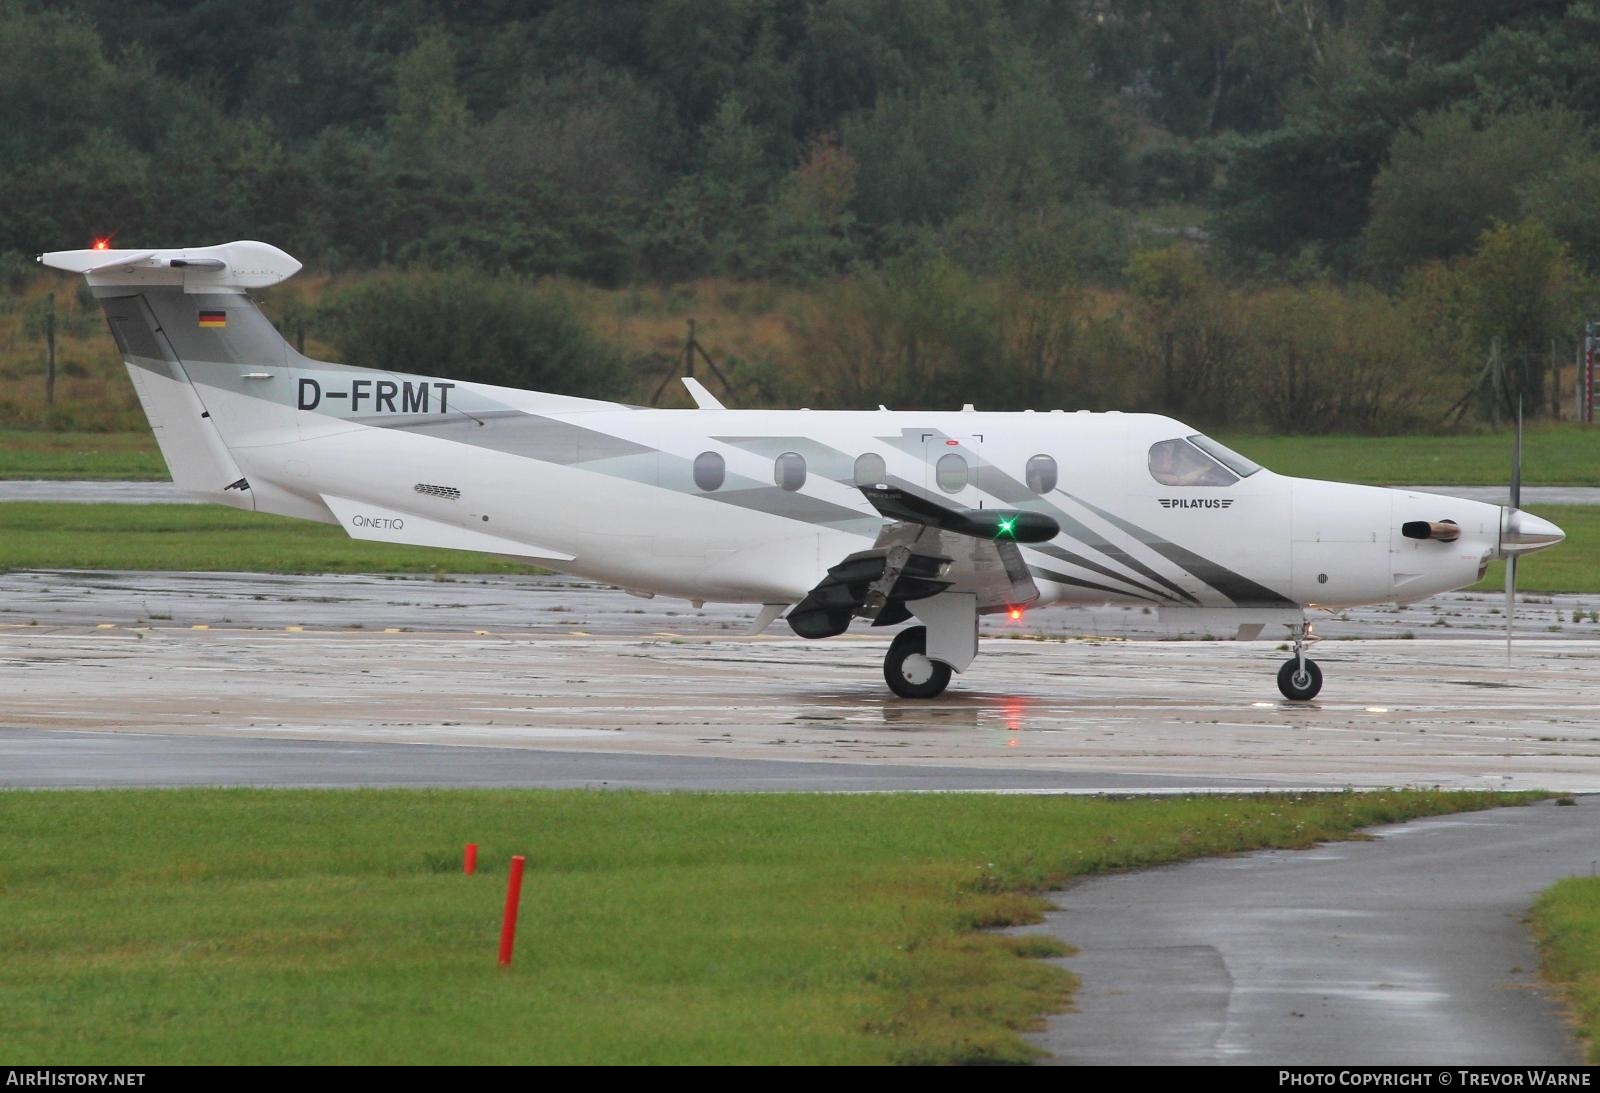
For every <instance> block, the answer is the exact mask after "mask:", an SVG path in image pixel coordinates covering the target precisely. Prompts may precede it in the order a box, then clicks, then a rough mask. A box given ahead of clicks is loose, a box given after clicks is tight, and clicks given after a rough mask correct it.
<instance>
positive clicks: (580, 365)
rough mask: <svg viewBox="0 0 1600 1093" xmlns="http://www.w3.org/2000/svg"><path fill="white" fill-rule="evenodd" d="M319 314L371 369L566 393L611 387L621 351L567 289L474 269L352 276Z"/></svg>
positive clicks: (321, 323)
mask: <svg viewBox="0 0 1600 1093" xmlns="http://www.w3.org/2000/svg"><path fill="white" fill-rule="evenodd" d="M317 318H318V327H319V329H320V330H321V331H322V332H323V333H324V335H325V336H327V337H329V338H331V339H333V340H334V341H335V342H336V343H337V344H339V345H340V346H341V347H342V348H343V349H344V350H345V351H344V352H343V353H341V355H340V359H341V360H343V361H344V362H345V363H348V364H357V365H362V366H364V367H367V368H385V369H388V370H390V371H393V372H408V373H413V374H418V375H424V376H450V377H452V378H456V379H464V380H471V381H473V382H476V383H493V384H498V385H500V386H502V387H520V388H522V389H524V390H530V389H531V390H537V391H559V392H561V393H562V394H568V395H595V396H608V395H612V394H614V393H615V391H616V388H617V385H618V382H619V380H620V371H621V357H620V354H618V353H617V351H616V349H614V348H613V347H611V346H609V345H606V344H604V343H602V342H599V341H597V340H596V339H594V338H593V337H591V336H590V335H589V333H588V331H587V330H586V329H585V328H584V326H583V324H582V323H581V322H579V321H578V318H577V317H576V316H575V315H574V314H573V311H572V307H571V305H570V304H569V303H568V302H567V299H566V297H564V296H562V295H561V294H560V293H557V292H554V291H550V290H541V289H538V288H530V287H528V286H526V285H523V284H521V283H519V282H517V281H514V280H508V279H506V278H504V277H498V278H497V277H491V276H489V275H488V274H485V273H480V272H475V271H471V270H455V271H451V272H448V273H442V274H440V273H424V272H410V273H390V274H385V275H382V276H378V277H372V278H368V279H366V280H362V281H358V282H356V283H354V284H351V285H349V286H347V287H345V288H344V289H342V290H341V291H339V292H336V293H333V294H332V296H331V297H330V298H329V299H328V300H327V301H326V303H325V304H324V305H323V307H322V308H321V309H320V310H319V312H318V314H317Z"/></svg>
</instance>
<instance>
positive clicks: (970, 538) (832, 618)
mask: <svg viewBox="0 0 1600 1093" xmlns="http://www.w3.org/2000/svg"><path fill="white" fill-rule="evenodd" d="M861 492H862V493H864V494H865V495H866V496H867V498H868V500H870V501H871V502H872V503H873V506H874V507H875V508H877V509H878V511H879V513H880V514H882V515H883V516H885V517H888V518H889V519H890V520H891V522H890V523H888V524H886V525H884V527H883V529H882V530H881V531H879V533H878V538H877V539H876V541H874V543H873V544H872V547H871V548H870V549H868V550H859V551H856V552H855V553H854V554H851V555H849V556H848V557H846V558H845V559H844V560H843V561H841V562H840V563H839V564H838V565H835V566H833V567H832V568H830V569H829V570H828V575H827V576H826V577H824V578H823V579H822V580H821V581H820V582H819V583H818V584H817V586H816V587H815V588H813V589H812V590H811V592H810V593H809V594H807V596H806V598H805V599H804V600H801V601H800V603H798V604H796V605H795V607H794V608H793V609H792V610H791V611H790V612H789V615H788V620H789V625H790V627H791V628H792V629H793V630H794V631H795V633H797V634H799V635H800V636H801V637H830V636H832V635H834V634H839V633H843V632H844V630H845V629H846V628H847V627H848V626H849V625H850V621H851V620H852V619H853V618H867V619H871V620H872V624H873V625H874V626H892V625H894V624H895V623H899V622H904V621H905V620H906V619H908V618H910V617H911V611H910V609H909V608H908V607H907V606H906V604H907V603H908V602H910V601H913V600H919V599H925V598H927V597H929V596H936V595H938V594H939V593H941V592H966V593H971V594H972V595H973V596H974V597H976V600H977V608H978V611H979V612H980V613H983V612H987V611H999V610H1004V609H1005V608H1008V607H1022V606H1025V605H1027V604H1030V603H1032V602H1033V601H1034V600H1036V599H1038V598H1039V589H1038V586H1037V585H1035V584H1034V582H1033V577H1032V575H1031V574H1029V572H1028V566H1027V564H1026V563H1025V562H1024V561H1023V559H1022V551H1021V550H1020V549H1019V548H1018V545H1017V543H1018V540H1019V538H1020V539H1021V540H1022V541H1024V542H1038V541H1043V539H1046V538H1053V537H1054V535H1055V534H1056V532H1057V531H1058V530H1059V529H1057V528H1056V527H1055V521H1054V520H1051V519H1050V518H1049V517H1047V516H1042V515H1041V514H1038V513H1017V512H1009V511H999V510H971V509H955V508H951V507H949V506H948V505H945V504H943V503H941V502H940V501H939V500H938V499H937V498H933V497H930V496H927V495H925V494H921V493H918V492H916V491H913V490H909V489H905V488H899V487H890V486H865V487H862V491H861ZM1047 525H1048V526H1047Z"/></svg>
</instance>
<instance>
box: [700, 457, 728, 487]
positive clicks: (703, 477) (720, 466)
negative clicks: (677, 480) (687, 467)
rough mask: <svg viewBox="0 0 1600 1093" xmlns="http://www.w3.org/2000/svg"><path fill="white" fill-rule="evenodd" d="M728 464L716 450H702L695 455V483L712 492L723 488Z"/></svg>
mask: <svg viewBox="0 0 1600 1093" xmlns="http://www.w3.org/2000/svg"><path fill="white" fill-rule="evenodd" d="M727 477H728V465H727V463H725V462H724V461H723V459H722V457H721V456H720V455H718V454H717V453H716V452H701V453H700V454H699V455H697V456H695V457H694V484H695V485H697V486H699V487H700V488H701V489H703V490H705V491H706V492H707V493H710V492H711V491H713V490H718V489H721V488H722V483H723V480H724V479H726V478H727Z"/></svg>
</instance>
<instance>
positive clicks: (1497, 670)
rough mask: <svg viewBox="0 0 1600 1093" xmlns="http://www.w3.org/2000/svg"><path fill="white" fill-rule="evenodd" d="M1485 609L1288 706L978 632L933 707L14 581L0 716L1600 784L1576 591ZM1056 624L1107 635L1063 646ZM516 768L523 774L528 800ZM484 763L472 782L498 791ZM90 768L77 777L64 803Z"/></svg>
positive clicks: (1590, 669) (795, 661)
mask: <svg viewBox="0 0 1600 1093" xmlns="http://www.w3.org/2000/svg"><path fill="white" fill-rule="evenodd" d="M1497 602H1498V598H1497V597H1493V596H1487V597H1485V596H1477V597H1472V596H1455V597H1448V598H1444V599H1442V600H1439V601H1434V602H1433V605H1432V607H1427V606H1425V607H1424V608H1420V609H1419V608H1410V609H1406V610H1407V611H1418V610H1431V611H1435V612H1437V614H1434V615H1432V616H1420V617H1433V618H1435V619H1437V620H1438V621H1439V622H1441V623H1443V625H1429V626H1427V627H1425V628H1424V627H1422V626H1421V625H1418V624H1417V622H1416V621H1415V620H1412V621H1411V626H1410V628H1409V632H1412V633H1413V634H1414V636H1413V637H1412V638H1411V639H1409V640H1385V639H1375V638H1372V637H1368V636H1361V635H1370V634H1378V633H1384V632H1389V633H1393V632H1395V630H1396V629H1397V627H1399V626H1405V625H1407V622H1406V621H1405V617H1404V616H1402V617H1401V618H1396V616H1394V615H1392V614H1386V613H1384V612H1375V613H1371V614H1368V615H1352V617H1351V618H1349V619H1347V620H1345V621H1343V622H1339V621H1332V622H1329V623H1328V624H1326V625H1325V626H1324V627H1323V632H1324V633H1325V634H1328V635H1329V636H1331V637H1336V638H1344V639H1345V640H1328V641H1324V642H1322V643H1321V644H1319V645H1318V646H1316V647H1315V650H1314V654H1313V655H1314V656H1315V658H1316V659H1317V660H1318V661H1319V663H1320V664H1321V665H1322V667H1323V670H1324V674H1325V676H1326V679H1327V683H1326V685H1325V687H1324V690H1323V692H1322V695H1321V696H1319V698H1318V699H1317V700H1316V701H1315V702H1312V703H1309V704H1304V705H1300V704H1290V703H1287V702H1285V701H1283V700H1282V699H1281V698H1280V696H1279V695H1278V693H1277V689H1276V686H1275V683H1274V673H1275V671H1276V668H1277V665H1278V664H1279V663H1280V662H1281V660H1282V659H1283V658H1284V656H1285V653H1283V652H1281V651H1278V649H1277V647H1276V645H1275V643H1272V642H1221V641H1174V640H1153V632H1154V631H1156V630H1158V629H1159V624H1158V622H1157V621H1156V619H1155V618H1154V617H1153V616H1145V615H1144V614H1142V613H1141V612H1139V611H1138V610H1137V609H1133V610H1130V611H1120V610H1119V611H1116V612H1106V611H1101V612H1070V611H1056V610H1053V609H1052V610H1044V611H1039V612H1035V613H1031V614H1030V616H1029V617H1028V618H1026V619H1025V620H1024V622H1023V624H1020V625H1018V624H1009V623H1005V622H1001V621H993V622H991V623H990V624H989V625H988V627H987V630H986V640H985V642H984V644H983V654H982V655H981V656H980V657H979V659H978V660H977V661H976V662H975V663H974V665H973V667H972V669H971V670H969V671H968V672H967V673H966V674H965V675H964V676H961V677H958V678H957V680H956V682H955V683H954V684H953V685H952V688H951V690H950V691H949V692H948V693H947V694H946V695H945V696H944V697H943V698H941V699H939V700H935V701H932V702H905V701H901V700H897V699H894V698H893V697H892V696H891V695H890V694H889V693H888V691H887V689H886V688H885V687H884V684H883V680H882V676H881V669H880V664H881V658H882V655H883V652H884V649H885V647H886V645H887V642H888V635H887V634H886V633H883V632H877V633H874V632H872V631H870V630H866V631H862V632H860V633H855V632H852V633H851V634H849V635H847V636H845V637H842V638H838V639H833V640H831V641H826V642H805V641H801V640H800V639H797V638H795V637H793V635H791V634H789V633H788V631H787V630H786V629H785V628H784V627H783V625H782V624H781V623H780V624H777V625H776V626H774V627H773V628H772V630H770V631H769V632H768V633H767V634H765V635H762V636H760V637H749V636H745V635H744V634H743V633H742V631H743V630H744V629H746V627H747V625H748V620H749V616H750V614H751V612H750V610H749V609H748V608H740V607H730V606H721V607H712V606H710V605H708V606H707V607H706V608H705V609H704V610H703V611H696V610H694V609H693V608H690V607H689V606H688V605H686V604H684V603H682V602H681V601H663V600H640V599H637V598H635V597H630V596H627V595H625V594H623V593H620V592H616V591H614V590H610V589H604V588H599V587H596V586H592V585H588V584H585V583H583V582H578V581H572V580H569V579H565V578H539V577H515V578H472V579H470V580H468V579H463V580H458V581H434V580H419V579H415V578H397V579H383V578H373V577H266V576H259V575H248V574H179V573H109V574H85V573H13V574H7V575H4V576H3V577H0V678H3V680H4V694H5V698H4V700H3V713H0V726H3V727H5V728H8V729H13V730H20V731H21V732H22V733H23V734H26V733H28V732H34V733H40V732H49V731H60V730H70V731H71V732H74V733H85V732H94V733H139V734H148V735H152V736H162V737H187V738H193V737H207V738H218V739H224V740H234V741H239V740H253V741H262V740H267V741H270V740H279V741H294V742H303V741H333V742H342V743H359V744H363V745H379V744H396V745H398V744H408V745H430V746H433V747H434V748H437V747H438V746H447V747H448V746H457V747H465V748H480V749H519V750H534V751H540V752H546V753H560V754H563V755H577V754H582V755H586V756H589V757H591V760H588V761H590V762H593V763H595V764H597V765H594V766H591V767H589V768H587V772H586V773H584V774H583V775H582V777H583V778H584V779H586V780H589V781H601V782H604V781H607V780H609V779H608V778H607V776H606V774H605V772H604V766H603V763H600V761H599V759H598V758H594V757H604V756H608V755H609V756H615V757H618V762H619V763H624V762H625V761H626V763H633V764H635V766H634V767H633V768H630V769H636V766H637V764H636V760H637V758H638V757H639V756H672V757H677V758H680V759H684V758H694V759H704V760H719V761H720V760H738V761H741V762H761V761H777V762H784V763H801V764H817V765H826V764H869V765H892V766H893V767H895V768H897V769H899V770H906V769H913V768H914V769H917V770H925V771H926V772H927V773H926V775H925V777H924V778H923V780H922V781H921V783H920V784H918V783H916V782H914V781H901V780H899V779H900V775H899V774H896V775H895V776H894V778H895V779H896V783H895V784H896V785H897V786H898V787H900V788H927V789H946V788H958V786H959V785H966V784H969V783H965V782H962V781H961V780H960V779H955V778H952V777H950V776H949V774H948V771H950V770H952V769H959V770H961V771H964V772H969V773H970V772H986V773H988V774H996V773H1000V772H1005V773H1007V774H1010V773H1015V772H1031V773H1032V774H1039V773H1041V772H1042V773H1044V774H1046V775H1049V776H1050V777H1047V778H1045V779H1044V783H1048V784H1041V783H1038V782H1031V783H1026V784H1023V783H1021V782H1007V781H1006V780H1005V779H997V780H996V781H995V783H994V784H993V786H992V788H997V789H999V788H1011V789H1028V788H1033V789H1047V788H1051V787H1052V786H1053V787H1054V788H1058V789H1062V790H1073V789H1076V790H1079V791H1085V790H1095V789H1106V790H1112V791H1128V790H1136V789H1137V788H1138V787H1137V786H1134V785H1131V784H1129V783H1127V782H1126V781H1119V780H1125V779H1129V778H1133V779H1141V778H1154V779H1159V780H1160V785H1159V786H1157V785H1156V784H1155V783H1152V785H1151V787H1150V788H1171V787H1174V786H1188V787H1199V788H1207V787H1214V788H1220V787H1223V786H1229V785H1233V786H1237V785H1239V783H1240V782H1241V781H1242V782H1245V783H1249V784H1251V785H1255V786H1306V787H1339V786H1345V785H1350V786H1388V785H1430V786H1431V785H1443V786H1471V787H1490V788H1544V789H1559V790H1567V791H1584V792H1590V791H1600V717H1597V712H1596V690H1597V688H1596V687H1595V681H1596V678H1597V676H1596V673H1597V669H1600V641H1597V640H1596V636H1597V635H1600V623H1592V622H1589V621H1587V619H1588V615H1587V611H1588V607H1587V603H1588V601H1585V600H1582V599H1574V600H1571V601H1570V602H1569V601H1567V600H1565V599H1558V600H1557V601H1555V602H1550V603H1534V604H1527V605H1525V608H1524V610H1523V611H1522V612H1521V613H1520V614H1519V628H1520V629H1521V631H1522V633H1523V636H1524V637H1525V639H1526V640H1523V641H1522V642H1521V643H1520V644H1519V645H1518V647H1517V650H1516V655H1515V658H1514V659H1513V660H1512V661H1511V662H1510V663H1508V662H1507V660H1506V655H1505V646H1504V644H1503V641H1501V640H1498V639H1497V637H1495V635H1497V634H1498V633H1499V632H1500V630H1499V628H1500V627H1501V626H1503V617H1502V616H1498V615H1495V614H1493V613H1492V612H1493V611H1494V610H1496V608H1495V607H1494V606H1493V605H1494V604H1495V603H1497ZM1596 606H1600V604H1596ZM1575 613H1577V614H1582V616H1583V619H1584V621H1581V622H1576V623H1574V622H1572V621H1570V620H1571V617H1572V615H1573V614H1575ZM1552 619H1561V620H1562V621H1560V622H1552V621H1550V620H1552ZM1073 626H1080V627H1083V628H1084V629H1086V630H1089V631H1090V632H1091V633H1095V634H1098V635H1100V636H1098V637H1091V638H1066V637H1064V636H1063V631H1064V630H1065V629H1068V628H1071V627H1073ZM1553 626H1559V627H1560V629H1558V630H1552V629H1551V627H1553ZM1119 629H1120V630H1121V631H1122V633H1120V634H1119V633H1118V632H1117V631H1118V630H1119ZM1401 632H1407V631H1401ZM1124 634H1128V635H1131V640H1129V639H1128V638H1126V637H1124V636H1123V635H1124ZM20 739H21V737H19V736H18V735H17V734H15V733H11V734H7V735H6V737H5V738H4V739H3V740H0V760H3V762H0V766H3V768H4V769H5V770H6V771H7V772H8V779H9V781H10V784H38V785H47V784H61V783H60V782H59V773H54V774H52V773H48V769H54V768H49V767H48V761H47V762H46V768H47V772H46V773H44V774H40V775H39V776H38V778H37V780H32V781H30V777H29V776H28V775H26V773H25V770H24V768H23V766H22V765H21V761H20V759H19V758H18V755H17V752H16V749H17V747H18V746H19V745H18V741H19V740H20ZM64 746H65V745H64ZM72 747H79V746H78V745H72ZM68 750H70V748H69V749H68ZM79 750H80V751H81V750H82V749H81V747H79ZM62 754H66V752H63V753H62ZM163 754H165V755H167V756H168V760H167V761H165V762H164V764H163V763H157V764H151V765H150V767H149V768H148V769H146V770H145V772H144V774H143V775H142V776H141V777H142V778H143V779H144V781H143V782H142V783H141V784H178V783H185V784H191V783H193V782H194V781H195V779H196V775H195V774H194V771H193V770H189V769H185V767H184V763H185V762H186V760H185V757H184V755H185V753H184V752H183V749H181V748H170V747H169V748H167V750H166V751H165V752H164V753H163ZM286 755H287V757H286V759H285V760H284V764H285V765H284V766H283V768H282V770H283V775H282V782H281V784H304V783H303V782H302V781H301V779H302V778H303V777H304V774H303V773H299V774H297V773H295V772H296V771H302V770H303V760H304V754H303V753H302V752H293V751H292V750H291V752H290V753H286ZM407 755H409V756H411V758H409V759H408V758H406V757H404V756H400V755H398V754H397V755H395V756H392V757H388V758H385V759H384V764H385V765H386V769H398V768H397V767H396V765H397V764H398V765H403V764H405V763H408V762H409V763H411V764H413V773H410V774H399V773H397V774H393V775H392V777H391V779H390V781H389V782H388V783H387V784H419V783H421V782H426V781H427V772H428V771H429V770H430V760H429V758H428V755H429V749H411V750H408V751H407ZM8 757H9V758H8ZM263 761H264V760H263ZM194 762H196V763H197V764H199V765H198V767H196V768H195V769H200V770H210V769H221V770H234V771H236V773H234V774H232V775H226V776H224V775H218V776H217V777H218V779H219V780H220V781H224V782H234V781H238V782H241V783H248V784H260V783H261V782H263V781H267V782H271V781H273V779H274V776H273V775H272V774H270V773H263V772H261V771H257V772H255V773H253V774H251V773H249V772H246V773H245V774H241V773H237V771H238V769H239V768H237V767H226V766H224V767H223V768H213V767H208V766H207V765H206V764H207V763H208V762H209V760H203V759H196V760H194ZM433 765H434V766H436V765H437V764H433ZM102 769H105V770H106V771H107V773H106V774H105V776H104V777H105V778H106V779H107V781H106V783H105V784H128V769H129V768H128V767H127V765H126V764H125V763H121V762H117V761H108V762H107V763H105V764H102ZM524 769H525V770H527V771H528V773H527V774H526V779H527V780H526V782H517V783H516V784H548V781H541V780H540V778H541V776H540V775H538V773H537V772H535V771H532V770H531V768H529V767H526V766H525V768H524ZM682 769H683V771H684V774H683V779H682V781H681V782H678V781H674V777H673V776H672V775H671V774H670V771H669V768H668V767H667V766H665V765H663V766H662V767H661V771H662V772H663V773H660V774H659V775H658V776H657V777H656V778H655V779H654V781H653V783H652V784H654V785H657V786H659V787H661V788H669V787H671V786H674V785H680V784H681V785H683V786H686V787H703V786H704V785H705V784H707V780H708V779H710V780H712V781H714V780H715V777H716V776H715V774H714V773H707V772H706V771H705V770H690V769H689V768H682ZM941 771H942V772H945V773H941ZM503 773H504V771H503V770H499V771H496V770H490V771H488V772H487V773H486V774H480V775H478V776H476V777H481V778H483V779H484V781H483V783H482V784H496V785H500V784H506V781H505V780H504V778H503V777H499V776H500V775H503ZM246 774H248V776H246ZM789 775H790V777H787V779H786V784H787V785H788V787H789V788H807V785H806V782H805V779H804V778H801V777H798V776H797V775H798V772H797V771H790V772H789ZM97 777H99V776H95V775H93V774H92V771H91V770H90V768H89V767H85V768H84V772H83V776H82V779H81V780H80V781H79V782H77V783H74V784H99V783H98V782H97ZM474 777H475V776H473V775H472V774H471V773H470V772H462V771H458V772H456V773H452V774H450V775H449V776H448V777H446V776H445V775H444V774H440V775H439V783H438V784H476V783H474V781H473V778H474ZM554 777H557V778H558V779H559V778H564V777H566V775H564V774H559V773H558V774H557V775H556V776H554ZM313 781H314V779H313ZM1024 781H1025V780H1024ZM744 784H748V782H746V783H744ZM815 788H840V787H839V786H838V785H837V784H836V783H828V784H827V785H823V784H822V783H821V782H819V783H818V784H817V786H816V787H815Z"/></svg>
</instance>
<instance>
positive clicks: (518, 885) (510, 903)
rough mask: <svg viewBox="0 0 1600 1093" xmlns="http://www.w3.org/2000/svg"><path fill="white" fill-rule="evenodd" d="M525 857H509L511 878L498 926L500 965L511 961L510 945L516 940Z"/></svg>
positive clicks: (507, 885) (505, 964)
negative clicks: (503, 910) (500, 923)
mask: <svg viewBox="0 0 1600 1093" xmlns="http://www.w3.org/2000/svg"><path fill="white" fill-rule="evenodd" d="M526 863H527V859H526V858H524V857H523V856H522V855H521V854H518V855H517V856H516V857H514V858H512V859H511V879H510V880H508V881H507V882H506V918H505V922H504V923H503V924H502V925H501V927H500V966H501V967H505V966H507V965H509V964H510V963H511V946H512V945H513V944H514V943H515V942H516V940H517V904H519V903H521V902H522V867H523V865H525V864H526Z"/></svg>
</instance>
